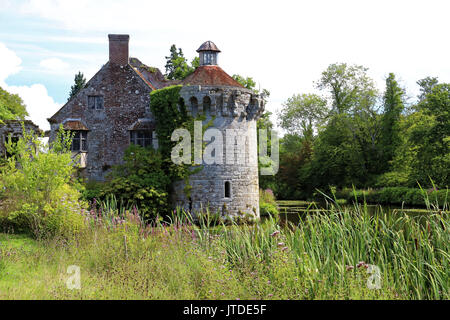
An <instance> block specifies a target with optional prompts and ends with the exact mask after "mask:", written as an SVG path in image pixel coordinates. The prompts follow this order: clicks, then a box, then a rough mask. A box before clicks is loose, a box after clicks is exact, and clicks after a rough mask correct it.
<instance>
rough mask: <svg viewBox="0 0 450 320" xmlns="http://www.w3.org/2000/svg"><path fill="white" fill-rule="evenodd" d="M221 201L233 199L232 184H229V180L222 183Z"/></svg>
mask: <svg viewBox="0 0 450 320" xmlns="http://www.w3.org/2000/svg"><path fill="white" fill-rule="evenodd" d="M227 184H228V186H229V190H228V191H229V194H228V197H227ZM222 199H223V200H230V201H231V200H232V199H233V184H232V183H231V180H225V181H223V198H222Z"/></svg>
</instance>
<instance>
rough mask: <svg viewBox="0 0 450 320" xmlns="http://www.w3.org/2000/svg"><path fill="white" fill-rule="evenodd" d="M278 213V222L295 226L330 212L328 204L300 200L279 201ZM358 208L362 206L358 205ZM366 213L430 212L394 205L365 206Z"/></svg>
mask: <svg viewBox="0 0 450 320" xmlns="http://www.w3.org/2000/svg"><path fill="white" fill-rule="evenodd" d="M277 205H278V209H279V212H280V222H281V223H286V222H290V223H293V224H295V225H297V224H299V223H300V221H301V220H302V219H304V218H305V217H306V216H307V215H308V214H315V213H326V212H327V211H331V210H330V209H331V205H330V203H325V202H309V201H302V200H279V201H277ZM338 206H339V207H340V208H341V209H342V210H355V205H354V204H347V203H342V204H339V203H338ZM359 206H363V205H362V204H359ZM366 208H367V212H368V213H369V214H371V215H375V214H380V213H383V214H384V213H387V214H408V215H410V216H412V217H415V216H422V215H428V214H430V212H431V211H429V210H427V209H426V208H417V207H409V206H403V207H402V206H395V205H379V204H366Z"/></svg>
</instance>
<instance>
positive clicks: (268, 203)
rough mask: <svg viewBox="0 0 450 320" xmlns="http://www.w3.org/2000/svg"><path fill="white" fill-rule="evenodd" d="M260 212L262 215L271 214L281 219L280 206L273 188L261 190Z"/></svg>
mask: <svg viewBox="0 0 450 320" xmlns="http://www.w3.org/2000/svg"><path fill="white" fill-rule="evenodd" d="M259 213H260V216H261V217H265V216H270V217H272V218H274V219H279V211H278V206H277V203H276V201H275V195H274V194H273V191H272V190H270V189H266V190H262V189H260V190H259Z"/></svg>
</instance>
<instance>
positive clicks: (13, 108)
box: [0, 87, 28, 125]
mask: <svg viewBox="0 0 450 320" xmlns="http://www.w3.org/2000/svg"><path fill="white" fill-rule="evenodd" d="M27 115H28V112H27V110H26V108H25V104H24V103H23V100H22V99H21V98H20V97H19V96H18V95H17V94H11V93H9V92H8V91H6V90H3V89H2V87H0V125H1V124H3V121H4V120H16V119H20V120H23V119H24V118H25V116H27Z"/></svg>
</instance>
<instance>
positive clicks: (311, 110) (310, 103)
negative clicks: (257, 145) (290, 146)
mask: <svg viewBox="0 0 450 320" xmlns="http://www.w3.org/2000/svg"><path fill="white" fill-rule="evenodd" d="M327 115H328V109H327V101H326V100H325V99H323V98H322V97H320V96H318V95H316V94H301V95H299V94H294V95H293V96H292V97H291V98H289V99H288V100H287V101H286V102H285V103H284V104H283V109H281V111H280V112H279V113H278V119H279V121H280V126H281V127H282V128H283V129H285V130H287V131H289V132H295V133H298V134H300V135H303V136H305V135H307V133H308V132H312V130H313V129H315V128H316V127H317V125H319V124H321V123H322V122H323V121H324V120H325V119H326V117H327Z"/></svg>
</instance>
